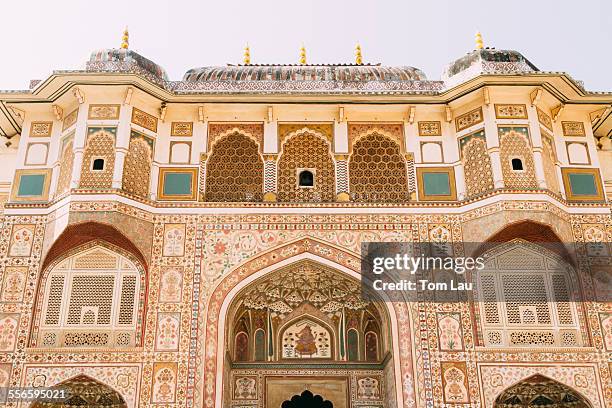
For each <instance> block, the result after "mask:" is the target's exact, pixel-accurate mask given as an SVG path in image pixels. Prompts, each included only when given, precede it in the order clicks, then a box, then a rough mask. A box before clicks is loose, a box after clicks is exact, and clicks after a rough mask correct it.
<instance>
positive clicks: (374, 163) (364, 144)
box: [349, 133, 410, 202]
mask: <svg viewBox="0 0 612 408" xmlns="http://www.w3.org/2000/svg"><path fill="white" fill-rule="evenodd" d="M349 177H350V182H349V185H350V191H351V198H352V200H354V201H361V202H364V201H365V202H368V201H372V202H405V201H408V200H409V199H410V194H409V192H408V176H407V173H406V160H405V159H404V157H402V154H401V149H400V146H399V145H398V144H397V143H396V142H394V141H393V140H392V139H390V138H388V137H386V136H383V135H381V134H378V133H374V134H371V135H368V136H364V137H362V138H360V139H359V140H357V142H355V144H354V146H353V153H352V154H351V156H350V158H349Z"/></svg>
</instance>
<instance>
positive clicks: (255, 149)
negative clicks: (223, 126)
mask: <svg viewBox="0 0 612 408" xmlns="http://www.w3.org/2000/svg"><path fill="white" fill-rule="evenodd" d="M263 174H264V163H263V160H262V158H261V156H260V154H259V146H258V145H257V143H256V142H255V141H253V140H251V139H250V138H249V137H248V136H245V135H243V134H240V133H234V134H231V135H228V136H225V137H224V138H223V139H221V140H219V141H218V142H217V143H215V145H214V146H213V148H212V152H211V154H210V157H209V158H208V160H207V162H206V201H261V200H262V199H263Z"/></svg>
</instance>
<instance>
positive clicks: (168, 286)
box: [159, 267, 183, 303]
mask: <svg viewBox="0 0 612 408" xmlns="http://www.w3.org/2000/svg"><path fill="white" fill-rule="evenodd" d="M182 289H183V274H182V270H179V269H178V268H175V267H171V268H168V269H165V270H164V271H163V272H162V274H161V283H160V288H159V301H160V302H162V303H172V302H180V300H181V294H182Z"/></svg>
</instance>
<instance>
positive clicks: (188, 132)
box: [170, 122, 193, 136]
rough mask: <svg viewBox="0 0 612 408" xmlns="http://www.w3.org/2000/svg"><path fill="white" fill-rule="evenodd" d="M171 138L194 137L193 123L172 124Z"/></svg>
mask: <svg viewBox="0 0 612 408" xmlns="http://www.w3.org/2000/svg"><path fill="white" fill-rule="evenodd" d="M170 136H193V122H172V127H171V130H170Z"/></svg>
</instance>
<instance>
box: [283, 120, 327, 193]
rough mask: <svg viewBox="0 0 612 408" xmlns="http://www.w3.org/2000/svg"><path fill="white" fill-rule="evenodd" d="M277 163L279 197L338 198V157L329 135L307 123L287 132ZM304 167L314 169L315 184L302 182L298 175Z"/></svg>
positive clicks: (312, 170)
mask: <svg viewBox="0 0 612 408" xmlns="http://www.w3.org/2000/svg"><path fill="white" fill-rule="evenodd" d="M277 163H278V164H277V185H278V201H281V202H330V201H334V200H335V198H336V193H335V190H336V172H335V161H334V158H333V152H332V141H331V140H330V138H329V136H328V135H326V134H324V133H322V132H319V131H317V130H315V129H311V128H309V127H306V126H305V127H303V128H300V129H297V130H295V131H292V132H290V133H288V134H286V135H284V137H283V138H282V143H281V147H280V154H279V157H278V162H277ZM302 170H308V171H310V172H312V174H313V176H314V180H313V185H312V186H308V187H303V186H300V185H299V183H298V177H299V172H300V171H302Z"/></svg>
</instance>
